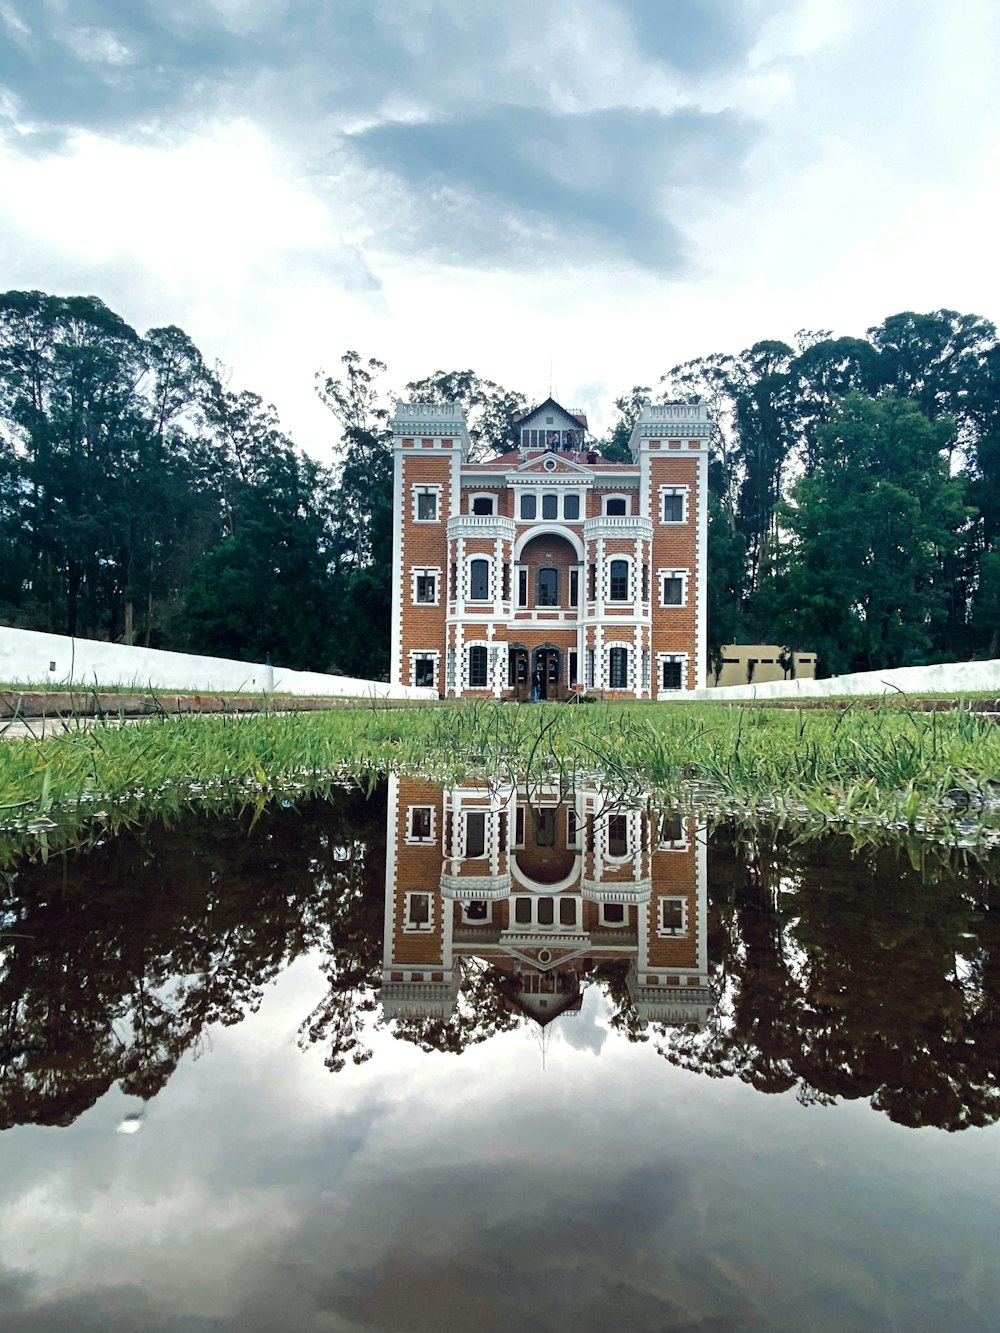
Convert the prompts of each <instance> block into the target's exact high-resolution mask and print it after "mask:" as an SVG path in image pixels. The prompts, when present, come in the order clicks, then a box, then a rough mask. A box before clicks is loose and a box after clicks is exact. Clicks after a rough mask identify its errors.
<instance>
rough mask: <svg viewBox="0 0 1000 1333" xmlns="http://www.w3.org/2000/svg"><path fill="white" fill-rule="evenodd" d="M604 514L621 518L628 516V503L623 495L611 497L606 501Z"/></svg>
mask: <svg viewBox="0 0 1000 1333" xmlns="http://www.w3.org/2000/svg"><path fill="white" fill-rule="evenodd" d="M604 512H605V513H606V514H607V515H609V517H610V516H617V517H620V518H623V517H625V515H627V514H628V501H627V500H626V499H625V497H624V496H623V495H611V496H609V497H608V499H607V500H605V501H604Z"/></svg>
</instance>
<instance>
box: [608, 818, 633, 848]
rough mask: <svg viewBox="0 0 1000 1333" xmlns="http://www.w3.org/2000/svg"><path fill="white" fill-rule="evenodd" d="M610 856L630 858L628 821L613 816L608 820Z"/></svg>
mask: <svg viewBox="0 0 1000 1333" xmlns="http://www.w3.org/2000/svg"><path fill="white" fill-rule="evenodd" d="M608 855H609V856H628V819H627V818H626V817H625V815H612V816H611V817H610V819H609V820H608Z"/></svg>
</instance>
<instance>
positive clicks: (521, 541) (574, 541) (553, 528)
mask: <svg viewBox="0 0 1000 1333" xmlns="http://www.w3.org/2000/svg"><path fill="white" fill-rule="evenodd" d="M549 536H551V537H561V538H562V539H563V541H565V542H568V543H569V544H570V546H572V548H573V550H574V552H575V553H576V558H577V560H578V561H579V562H580V563H581V564H582V563H583V561H584V559H585V555H584V549H583V542H582V541H581V540H580V538H579V537H578V536H577V535H576V533H575V532H571V531H570V530H569V528H562V527H560V526H559V525H558V524H557V523H539V524H537V525H536V526H535V527H532V528H528V530H527V532H522V533H521V535H520V537H518V539H517V541H516V542H515V543H514V550H513V551H512V552H511V559H512V560H514V561H517V560H520V558H521V552H522V551H523V550H524V548H525V546H527V544H528V542H530V541H534V539H535V538H536V537H549Z"/></svg>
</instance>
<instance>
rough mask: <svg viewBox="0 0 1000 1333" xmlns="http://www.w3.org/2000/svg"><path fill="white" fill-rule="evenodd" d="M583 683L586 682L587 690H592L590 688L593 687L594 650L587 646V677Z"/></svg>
mask: <svg viewBox="0 0 1000 1333" xmlns="http://www.w3.org/2000/svg"><path fill="white" fill-rule="evenodd" d="M584 683H585V684H586V686H587V689H588V690H592V689H593V688H594V650H593V648H588V649H587V679H586V681H585V682H584Z"/></svg>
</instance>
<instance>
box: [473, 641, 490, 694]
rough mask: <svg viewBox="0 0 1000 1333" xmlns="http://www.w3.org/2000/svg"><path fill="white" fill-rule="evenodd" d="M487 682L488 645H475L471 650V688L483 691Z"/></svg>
mask: <svg viewBox="0 0 1000 1333" xmlns="http://www.w3.org/2000/svg"><path fill="white" fill-rule="evenodd" d="M486 682H487V672H486V645H485V644H482V643H474V644H473V645H472V647H471V648H470V649H469V686H470V688H471V689H474V690H481V689H483V688H485V686H486Z"/></svg>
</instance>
